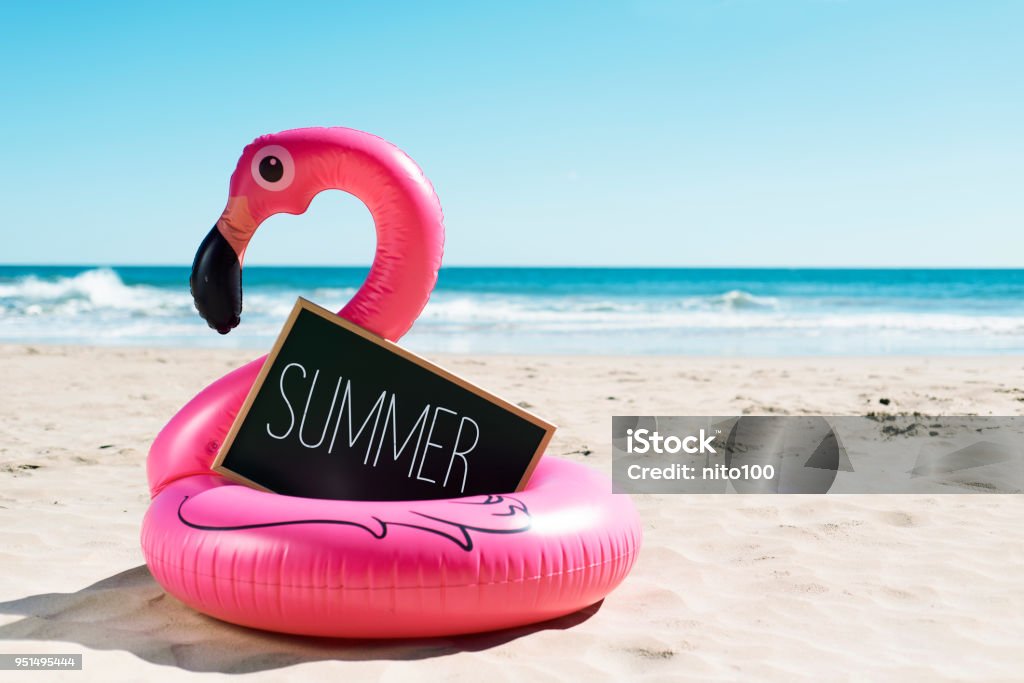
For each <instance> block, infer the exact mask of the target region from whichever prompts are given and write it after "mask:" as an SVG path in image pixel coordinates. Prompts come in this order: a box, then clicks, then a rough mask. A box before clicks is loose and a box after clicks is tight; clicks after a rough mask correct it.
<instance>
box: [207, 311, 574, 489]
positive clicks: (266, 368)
mask: <svg viewBox="0 0 1024 683" xmlns="http://www.w3.org/2000/svg"><path fill="white" fill-rule="evenodd" d="M302 311H307V312H309V313H312V314H314V315H316V316H318V317H320V318H322V319H324V320H326V321H328V322H330V323H332V324H333V325H336V326H338V327H341V328H343V329H345V330H347V331H349V332H351V333H354V334H356V335H359V336H360V337H362V338H363V339H365V340H367V341H369V342H372V343H373V344H376V345H377V346H380V347H383V348H384V349H386V350H387V351H390V352H391V353H394V354H396V355H398V356H400V357H401V358H403V359H405V360H406V361H409V362H411V363H414V364H416V365H418V366H419V367H421V368H423V369H425V370H427V371H429V372H431V373H433V374H435V375H437V376H439V377H441V378H443V379H445V380H448V381H449V382H452V383H453V384H456V385H458V386H459V387H461V388H462V389H464V390H466V391H468V392H470V393H472V394H475V395H476V396H478V397H480V398H482V399H484V400H485V401H487V402H489V403H491V404H494V405H495V406H497V407H499V408H501V409H504V410H506V411H508V412H510V413H513V414H514V415H516V416H518V417H519V418H521V419H523V420H525V421H527V422H529V423H531V424H532V425H534V426H536V427H538V428H539V429H541V430H542V431H543V437H542V438H541V440H540V442H539V444H538V445H537V448H536V450H535V452H534V453H533V455H532V457H531V459H530V462H529V465H528V467H527V468H526V470H525V472H524V473H523V476H522V478H521V479H520V480H519V484H518V485H517V486H516V488H515V490H516V491H522V490H523V488H524V487H525V486H526V484H527V482H528V481H529V480H530V476H531V475H532V474H533V471H534V469H535V468H536V466H537V463H538V462H539V461H540V458H541V456H542V455H543V454H544V450H545V449H546V448H547V446H548V443H549V442H550V441H551V437H552V436H553V435H554V433H555V430H556V429H557V427H556V426H555V425H553V424H551V423H549V422H547V421H546V420H543V419H542V418H540V417H538V416H537V415H534V414H533V413H531V412H529V411H527V410H524V409H523V408H521V407H520V406H517V405H515V404H514V403H511V402H509V401H506V400H505V399H503V398H501V397H499V396H497V395H495V394H492V393H491V392H489V391H486V390H485V389H482V388H480V387H478V386H476V385H474V384H472V383H470V382H468V381H467V380H465V379H464V378H462V377H459V376H458V375H455V374H453V373H451V372H449V371H448V370H446V369H444V368H443V367H441V366H439V365H437V364H436V363H432V362H431V361H428V360H427V359H425V358H422V357H420V356H418V355H416V354H415V353H412V352H411V351H408V350H406V349H404V348H402V347H401V346H399V345H398V344H395V343H394V342H391V341H388V340H387V339H384V338H383V337H379V336H377V335H376V334H374V333H372V332H370V331H369V330H366V329H364V328H362V327H359V326H358V325H356V324H354V323H352V322H349V321H348V320H345V319H344V318H342V317H341V316H339V315H337V314H335V313H333V312H331V311H329V310H327V309H325V308H322V307H320V306H318V305H316V304H314V303H312V302H311V301H308V300H306V299H304V298H302V297H299V298H298V300H297V301H296V302H295V306H294V307H293V308H292V311H291V313H290V314H289V315H288V319H287V321H286V322H285V324H284V327H283V328H282V329H281V332H280V334H279V335H278V337H277V340H276V341H275V342H274V346H273V348H272V349H271V351H270V353H269V354H268V355H267V359H266V360H265V361H264V363H263V367H262V368H261V369H260V372H259V374H258V375H257V376H256V381H255V382H253V385H252V388H251V389H250V390H249V393H248V395H247V396H246V398H245V401H244V402H243V403H242V407H241V409H240V410H239V412H238V415H237V416H236V417H235V421H234V423H233V424H232V425H231V429H230V430H229V431H228V434H227V436H226V437H225V439H224V441H223V443H222V444H221V446H220V450H219V451H218V453H217V457H216V459H215V460H214V461H213V464H212V465H211V466H210V469H211V470H213V471H214V472H217V473H218V474H220V475H222V476H224V477H226V478H228V479H231V480H232V481H235V482H238V483H240V484H245V485H247V486H251V487H253V488H257V489H260V490H263V491H268V492H271V493H275V491H273V490H272V489H269V488H267V487H266V486H264V485H262V484H260V483H258V482H255V481H253V480H251V479H249V478H248V477H246V476H244V475H242V474H239V473H237V472H234V471H232V470H231V469H229V468H228V467H226V466H225V465H224V460H225V458H226V457H227V456H228V453H229V452H230V451H231V447H232V445H233V444H234V442H235V439H236V437H237V436H238V433H239V431H240V430H241V428H242V425H243V423H244V422H245V420H246V417H247V416H248V415H249V411H250V409H251V408H252V406H253V403H254V401H255V400H256V397H257V395H258V394H259V392H260V390H261V389H262V388H263V384H264V382H265V381H266V379H267V377H268V376H269V374H270V371H271V368H273V367H274V364H275V361H276V360H277V357H278V354H279V353H280V351H281V348H282V346H283V344H284V342H285V340H286V339H287V338H288V336H289V334H290V333H291V331H292V328H293V327H294V325H295V322H296V320H297V319H298V317H299V315H300V313H301V312H302Z"/></svg>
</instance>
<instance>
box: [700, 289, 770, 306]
mask: <svg viewBox="0 0 1024 683" xmlns="http://www.w3.org/2000/svg"><path fill="white" fill-rule="evenodd" d="M709 301H710V302H711V303H712V304H717V305H720V306H721V307H723V308H725V309H728V310H743V309H751V308H752V309H774V308H778V306H779V300H778V299H776V298H774V297H770V296H754V295H753V294H751V293H750V292H744V291H743V290H742V289H733V290H730V291H728V292H726V293H725V294H722V295H720V296H715V297H710V298H709Z"/></svg>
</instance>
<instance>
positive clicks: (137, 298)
mask: <svg viewBox="0 0 1024 683" xmlns="http://www.w3.org/2000/svg"><path fill="white" fill-rule="evenodd" d="M354 293H355V289H354V288H351V287H320V288H315V289H311V290H308V291H297V290H293V289H291V288H289V287H284V286H276V285H275V286H269V285H262V286H261V285H259V284H258V283H257V284H252V283H247V285H246V289H245V296H244V310H243V315H242V325H241V326H240V327H239V328H238V329H237V330H235V331H234V332H233V333H232V335H231V337H229V338H222V337H219V336H218V335H215V334H211V333H210V332H209V330H207V329H206V325H205V323H204V322H203V321H202V320H201V319H200V318H199V316H198V314H197V313H196V311H195V309H194V307H193V304H192V297H191V296H190V294H189V291H188V283H187V281H183V282H181V283H180V284H176V283H172V284H171V285H164V286H155V285H148V284H131V285H129V284H126V283H125V282H124V281H123V280H122V279H121V278H120V277H119V276H118V274H117V273H116V272H114V271H113V270H111V269H109V268H97V269H92V270H87V271H85V272H82V273H79V274H78V275H75V276H71V277H55V278H49V279H43V278H40V277H38V276H31V275H30V276H25V277H21V278H19V279H16V280H9V281H6V282H0V341H12V340H33V341H35V340H54V341H65V342H75V343H79V342H82V343H107V342H109V343H135V342H141V343H174V344H178V345H187V346H203V345H210V346H216V345H218V344H219V345H238V344H239V343H242V344H247V345H252V346H254V347H260V346H263V347H265V346H266V345H268V344H269V343H270V342H271V341H272V340H273V338H274V337H275V336H276V334H277V332H278V331H279V330H280V326H281V324H282V323H283V322H284V320H285V318H286V317H287V315H288V313H289V312H290V311H291V309H292V306H293V305H294V302H295V297H296V296H297V295H302V296H305V297H307V298H309V299H311V300H313V301H315V302H317V303H319V304H321V305H323V306H325V307H327V308H331V309H332V310H337V309H340V308H341V307H342V306H343V305H344V304H345V302H346V301H348V300H349V299H350V298H351V297H352V295H353V294H354ZM855 303H858V302H855ZM859 306H860V307H859V308H858V307H857V305H854V304H850V303H847V304H842V303H841V302H840V304H837V303H836V302H835V301H828V300H826V299H823V298H814V297H807V298H802V299H797V298H785V299H776V298H773V297H761V296H755V295H753V294H751V293H749V292H745V291H743V290H730V291H726V292H724V293H720V294H711V295H705V296H689V297H668V296H657V295H652V296H638V297H635V298H628V297H625V296H596V295H591V296H586V295H573V296H533V295H525V294H507V293H506V294H500V293H483V292H457V291H450V290H449V291H444V290H441V291H439V292H437V293H435V294H434V296H433V297H432V298H431V300H430V303H429V304H428V305H427V307H426V309H425V310H424V311H423V314H422V315H421V316H420V318H419V320H418V321H417V322H416V325H415V328H414V333H413V339H421V340H424V339H425V340H428V341H427V346H428V347H435V348H445V349H448V350H465V351H470V350H486V349H487V348H491V347H492V346H493V345H494V344H498V343H499V342H500V343H501V344H505V345H506V347H507V348H514V345H515V344H516V343H517V341H516V340H520V341H521V342H522V343H525V344H529V343H533V344H537V343H538V342H536V341H533V342H527V341H523V340H529V339H533V340H537V339H544V340H546V341H545V342H544V343H543V344H541V346H540V348H549V346H548V344H549V342H550V343H551V344H555V343H556V342H555V340H567V339H576V340H580V341H579V342H578V343H579V345H580V346H581V348H584V347H585V348H605V347H606V346H607V345H609V344H612V343H613V342H614V341H615V340H634V341H631V342H628V343H632V344H637V345H640V346H643V345H644V344H649V345H651V346H657V347H658V348H672V349H676V348H678V344H679V343H680V342H679V340H685V339H695V338H698V337H699V338H704V339H715V340H726V341H730V340H740V339H747V340H749V343H750V344H751V345H754V346H756V344H757V343H758V340H759V339H762V338H768V337H772V338H786V339H794V340H800V339H802V340H815V339H826V338H828V339H832V340H836V341H835V344H833V345H832V346H833V347H835V348H842V347H843V344H847V345H850V344H854V342H855V341H856V340H861V341H860V342H856V343H861V344H863V340H865V339H870V338H872V337H888V338H901V339H916V340H920V342H921V345H923V346H924V345H929V344H931V345H934V344H937V343H939V342H941V341H942V340H949V341H950V343H953V342H954V341H955V340H961V341H962V340H967V339H970V340H974V341H972V342H970V343H971V344H972V345H973V346H972V348H986V347H988V346H993V345H996V346H1000V347H1005V348H1010V347H1012V348H1020V347H1024V316H1022V315H1019V314H1017V313H1018V312H1019V309H1015V310H1011V311H1007V312H1006V313H1001V314H990V313H989V312H986V313H985V314H981V313H980V311H977V312H976V311H971V310H969V309H965V308H962V309H959V310H957V309H953V310H949V309H947V310H939V311H892V312H889V311H886V310H884V309H879V308H877V307H875V308H871V307H868V306H866V305H865V304H864V303H863V302H859ZM218 340H220V341H218ZM240 340H241V341H240ZM657 340H661V341H657ZM844 340H853V341H850V342H849V343H847V342H846V341H844ZM557 343H562V342H561V341H559V342H557ZM565 343H568V342H565ZM623 343H624V344H626V343H627V342H623ZM957 343H959V342H957ZM964 343H966V342H964ZM708 344H709V346H710V347H711V348H717V346H716V344H717V345H718V346H720V344H718V342H715V343H711V342H708ZM499 346H500V344H498V346H494V348H498V347H499ZM503 348H504V347H503ZM616 348H617V347H616ZM628 348H629V347H628V345H627V346H625V347H623V349H624V350H627V351H628Z"/></svg>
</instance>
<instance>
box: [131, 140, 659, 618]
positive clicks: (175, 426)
mask: <svg viewBox="0 0 1024 683" xmlns="http://www.w3.org/2000/svg"><path fill="white" fill-rule="evenodd" d="M326 189H339V190H344V191H347V192H350V193H352V194H353V195H355V196H356V197H358V198H359V199H361V200H362V201H363V202H364V203H365V204H366V205H367V207H368V208H369V209H370V213H371V214H372V216H373V220H374V223H375V225H376V230H377V252H376V256H375V258H374V262H373V266H372V268H371V269H370V273H369V275H368V276H367V279H366V282H365V283H364V284H363V285H362V287H361V288H360V289H359V291H358V292H357V293H356V295H355V296H354V297H353V298H352V300H351V301H350V302H349V303H348V305H346V306H345V307H344V308H343V309H342V310H341V311H340V312H339V315H341V316H343V317H345V318H347V319H348V320H350V321H352V322H354V323H356V324H358V325H361V326H363V327H365V328H367V329H369V330H371V331H373V332H375V333H377V334H379V335H381V336H383V337H386V338H388V339H391V340H397V339H398V338H399V337H401V336H402V335H403V334H404V333H405V332H406V331H407V330H408V329H409V327H410V326H411V325H412V323H413V321H414V320H415V319H416V317H417V316H418V315H419V313H420V311H422V309H423V307H424V306H425V305H426V302H427V298H428V297H429V295H430V292H431V290H432V289H433V287H434V283H435V281H436V279H437V271H438V268H439V266H440V262H441V251H442V246H443V241H444V226H443V217H442V214H441V207H440V205H439V203H438V200H437V196H436V195H435V194H434V190H433V188H432V187H431V185H430V182H429V181H428V180H427V179H426V177H425V176H424V175H423V172H422V171H421V170H420V169H419V167H417V166H416V164H415V163H414V162H413V161H412V160H411V159H410V158H409V157H407V156H406V155H405V154H404V153H403V152H402V151H401V150H399V149H398V148H397V147H395V146H393V145H391V144H390V143H388V142H385V141H384V140H382V139H380V138H377V137H375V136H372V135H369V134H367V133H363V132H360V131H355V130H350V129H346V128H306V129H300V130H291V131H285V132H283V133H278V134H275V135H265V136H263V137H260V138H258V139H256V140H255V141H254V142H253V143H252V144H250V145H249V146H248V147H246V148H245V150H244V151H243V153H242V158H241V160H240V161H239V162H238V166H237V168H236V169H235V172H234V174H233V175H232V176H231V185H230V194H229V197H228V204H227V208H226V209H225V210H224V213H223V215H222V216H221V218H220V220H218V221H217V224H216V226H215V227H214V228H213V230H211V231H210V234H209V235H208V236H207V237H206V239H205V240H204V242H203V245H202V246H201V247H200V249H199V253H198V254H197V255H196V261H195V264H194V266H193V273H192V281H191V284H192V290H193V295H194V297H195V300H196V307H197V308H198V309H199V311H200V313H201V314H202V315H203V317H204V318H206V319H207V321H208V322H209V324H210V326H211V327H214V328H215V329H217V330H218V331H220V332H221V333H226V332H228V331H229V330H230V329H231V328H232V327H234V326H235V325H237V324H238V321H239V317H240V314H241V301H242V299H241V262H242V257H243V255H244V253H245V248H246V245H247V244H248V242H249V240H250V238H251V237H252V235H253V233H254V232H255V230H256V228H257V227H258V226H259V225H260V223H262V222H263V221H264V220H265V219H266V218H268V217H269V216H271V215H273V214H276V213H282V212H285V213H293V214H297V213H302V212H304V211H305V210H306V208H307V207H308V206H309V203H310V201H311V200H312V199H313V197H314V196H315V195H316V194H317V193H318V192H321V191H323V190H326ZM264 358H265V357H264ZM264 358H259V359H257V360H254V361H252V362H251V363H248V364H246V365H244V366H242V367H240V368H238V369H236V370H234V371H233V372H231V373H229V374H228V375H225V376H224V377H222V378H221V379H219V380H217V381H216V382H214V383H213V384H211V385H210V386H209V387H207V388H206V389H204V390H203V391H202V392H200V393H199V394H198V395H197V396H195V397H194V398H193V399H192V400H191V401H190V402H189V403H188V404H187V405H185V407H183V408H182V409H181V411H180V412H179V413H178V414H177V415H175V416H174V418H172V419H171V421H170V422H169V423H168V424H167V426H166V427H164V429H163V430H162V431H161V432H160V434H159V436H157V438H156V441H155V442H154V443H153V447H152V449H151V450H150V453H149V459H148V462H147V469H148V478H149V488H150V492H151V494H152V503H151V505H150V508H149V510H148V511H147V513H146V516H145V519H144V521H143V524H142V550H143V553H144V555H145V557H146V563H147V564H148V565H149V568H150V570H151V571H152V573H153V576H154V577H155V578H156V580H157V581H158V582H159V583H160V584H161V585H162V586H163V587H164V588H165V589H166V590H167V591H168V592H169V593H171V594H172V595H174V596H176V597H177V598H179V599H180V600H182V601H183V602H185V603H187V604H188V605H191V606H192V607H194V608H195V609H197V610H199V611H201V612H205V613H206V614H209V615H211V616H214V617H217V618H219V619H223V620H225V621H229V622H233V623H236V624H242V625H244V626H251V627H255V628H261V629H267V630H272V631H283V632H288V633H296V634H306V635H317V636H338V637H360V638H369V637H373V638H381V637H410V636H437V635H446V634H455V633H470V632H477V631H486V630H492V629H499V628H505V627H511V626H517V625H522V624H528V623H533V622H538V621H544V620H547V619H551V618H554V617H558V616H562V615H565V614H569V613H571V612H574V611H577V610H579V609H582V608H584V607H586V606H588V605H591V604H593V603H595V602H598V601H599V600H601V599H602V598H604V596H605V595H607V594H608V592H609V591H611V590H612V589H613V588H615V587H616V586H617V585H618V584H619V583H620V582H621V581H622V580H623V579H624V578H625V576H626V574H627V573H628V572H629V570H630V569H631V567H632V566H633V563H634V561H635V559H636V556H637V553H638V552H639V549H640V541H641V529H640V521H639V518H638V516H637V513H636V510H635V509H634V507H633V505H632V502H631V501H630V499H629V498H628V497H627V496H619V495H612V494H611V486H610V483H609V482H608V480H607V478H605V477H604V476H603V475H601V474H599V473H597V472H594V471H593V470H591V469H590V468H588V467H585V466H583V465H578V464H575V463H572V462H568V461H564V460H557V459H554V458H548V457H546V458H544V459H543V460H542V461H541V462H540V464H539V465H538V466H537V468H536V470H535V471H534V474H533V477H532V478H531V480H530V483H529V486H528V488H527V489H526V490H524V491H521V492H519V493H515V494H512V495H501V494H498V493H496V494H495V495H489V496H478V497H468V498H456V499H448V500H430V501H408V502H401V501H389V502H374V501H338V500H318V499H307V498H297V497H290V496H282V495H276V494H272V493H266V492H263V491H258V490H256V489H253V488H249V487H247V486H242V485H239V484H236V483H233V482H231V481H228V480H227V479H225V478H223V477H221V476H220V475H218V474H215V473H214V472H212V471H211V470H210V465H211V463H212V461H213V459H214V457H215V456H216V454H217V450H218V448H219V445H220V443H221V442H222V440H223V439H224V437H225V436H226V435H227V432H228V429H229V428H230V426H231V423H232V421H233V420H234V418H235V416H236V414H237V413H238V410H239V408H240V407H241V404H242V402H243V400H244V399H245V396H246V394H247V393H248V391H249V389H250V387H251V386H252V383H253V381H254V380H255V378H256V375H257V373H258V372H259V370H260V367H261V366H262V364H263V361H264Z"/></svg>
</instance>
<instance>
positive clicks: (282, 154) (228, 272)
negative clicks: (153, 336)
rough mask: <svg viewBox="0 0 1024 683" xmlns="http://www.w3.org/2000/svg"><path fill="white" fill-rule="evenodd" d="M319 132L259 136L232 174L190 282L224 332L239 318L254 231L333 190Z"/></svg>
mask: <svg viewBox="0 0 1024 683" xmlns="http://www.w3.org/2000/svg"><path fill="white" fill-rule="evenodd" d="M315 130H316V129H298V130H289V131H284V132H283V133H275V134H272V135H264V136H261V137H259V138H257V139H256V140H254V141H253V142H252V143H251V144H250V145H248V146H247V147H246V148H245V150H244V151H243V152H242V157H241V159H239V161H238V165H237V166H236V167H235V171H234V173H232V174H231V184H230V187H229V191H228V203H227V206H226V207H225V208H224V212H223V213H222V214H221V216H220V218H219V219H218V220H217V223H216V224H215V225H214V226H213V228H212V229H211V230H210V232H209V233H208V234H207V235H206V238H205V239H204V240H203V242H202V244H201V245H200V247H199V250H198V251H197V252H196V257H195V261H193V264H192V276H191V278H190V280H189V284H190V286H191V290H192V296H193V299H194V300H195V306H196V309H197V310H198V311H199V314H200V315H201V316H202V317H203V318H204V319H205V320H206V322H207V323H208V324H209V326H210V327H211V328H213V329H215V330H217V331H218V332H220V333H221V334H227V333H228V332H229V331H231V329H232V328H234V327H236V326H237V325H238V323H239V321H240V319H241V313H242V260H243V258H244V256H245V250H246V247H247V246H248V245H249V240H250V239H252V236H253V234H254V233H255V232H256V229H257V228H258V227H259V226H260V224H261V223H263V221H265V220H266V219H267V218H269V217H270V216H273V215H274V214H278V213H290V214H301V213H304V212H305V211H306V209H307V208H308V207H309V203H310V202H311V201H312V200H313V197H314V196H316V194H317V193H318V192H320V191H321V190H323V189H327V187H330V186H331V184H330V183H327V182H324V177H325V174H324V170H325V162H327V160H326V159H325V157H324V154H323V145H322V143H318V142H317V140H316V139H314V137H313V136H311V135H310V134H309V132H310V131H315ZM327 164H328V165H329V162H327ZM327 175H330V174H327Z"/></svg>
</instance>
